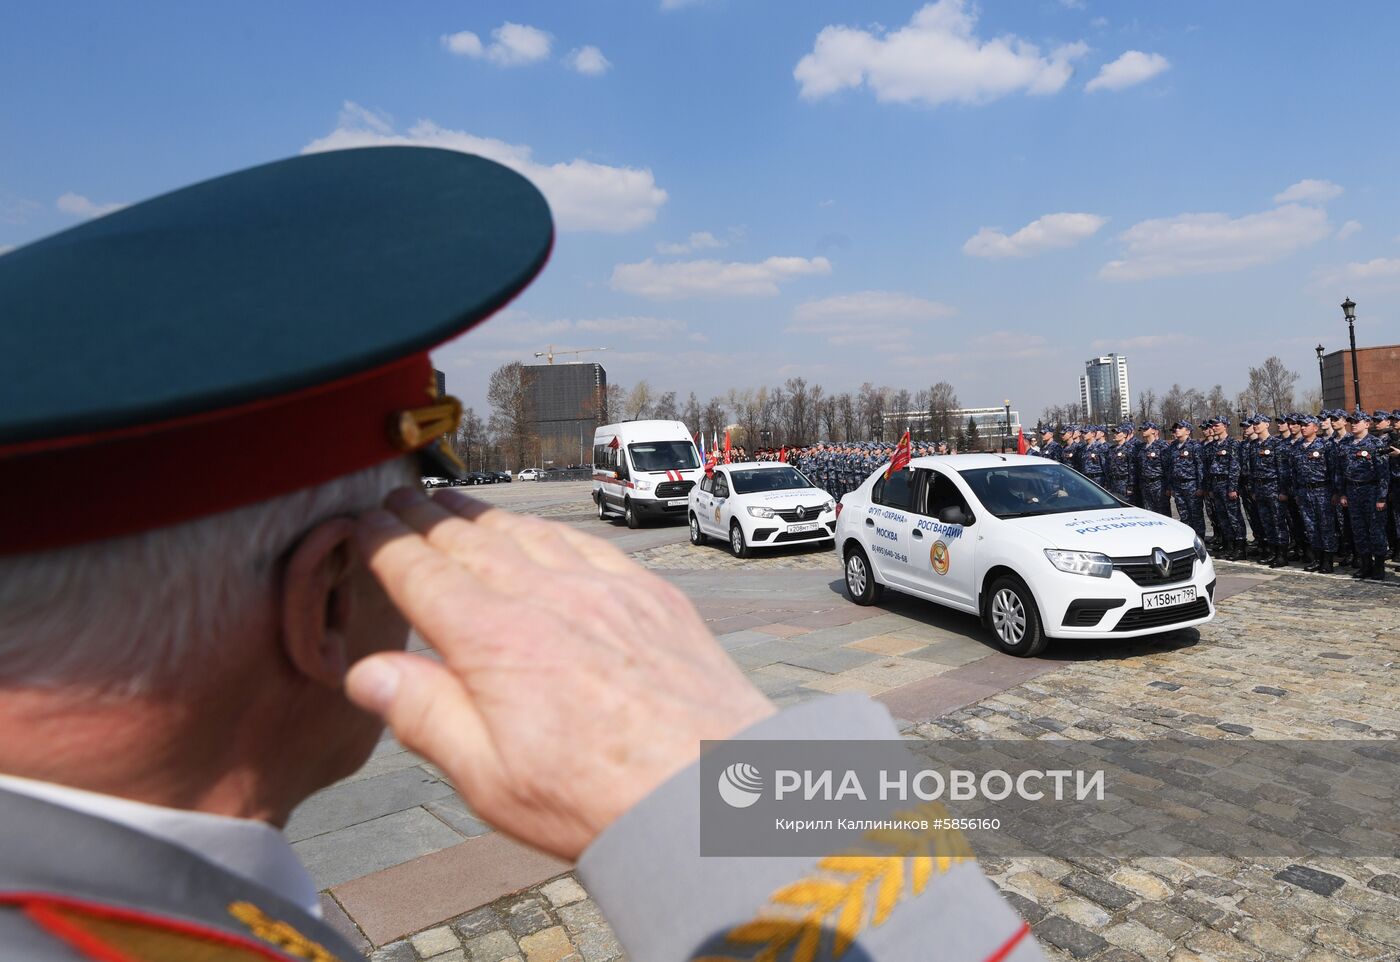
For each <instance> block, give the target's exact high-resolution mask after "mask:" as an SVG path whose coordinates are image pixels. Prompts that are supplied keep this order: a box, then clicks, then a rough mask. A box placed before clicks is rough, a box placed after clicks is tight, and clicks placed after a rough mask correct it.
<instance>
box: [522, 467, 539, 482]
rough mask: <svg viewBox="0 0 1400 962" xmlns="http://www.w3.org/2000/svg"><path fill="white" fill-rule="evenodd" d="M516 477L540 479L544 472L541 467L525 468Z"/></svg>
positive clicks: (526, 479) (523, 479)
mask: <svg viewBox="0 0 1400 962" xmlns="http://www.w3.org/2000/svg"><path fill="white" fill-rule="evenodd" d="M516 477H518V478H520V480H521V481H538V480H539V479H540V478H542V477H544V472H543V471H541V470H540V469H539V468H525V469H524V470H523V471H521V472H520V474H518V475H516Z"/></svg>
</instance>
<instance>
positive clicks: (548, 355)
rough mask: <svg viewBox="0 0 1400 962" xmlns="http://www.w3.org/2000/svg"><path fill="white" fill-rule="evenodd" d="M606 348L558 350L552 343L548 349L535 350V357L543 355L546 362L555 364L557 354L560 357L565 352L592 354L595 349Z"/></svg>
mask: <svg viewBox="0 0 1400 962" xmlns="http://www.w3.org/2000/svg"><path fill="white" fill-rule="evenodd" d="M606 350H607V348H606V347H585V348H583V349H582V350H578V351H556V350H555V349H554V345H553V344H551V345H549V348H548V349H547V350H544V351H536V352H535V357H542V358H544V359H545V363H546V364H553V363H554V357H555V355H559V356H560V357H562V356H563V355H565V354H591V353H593V352H594V351H606Z"/></svg>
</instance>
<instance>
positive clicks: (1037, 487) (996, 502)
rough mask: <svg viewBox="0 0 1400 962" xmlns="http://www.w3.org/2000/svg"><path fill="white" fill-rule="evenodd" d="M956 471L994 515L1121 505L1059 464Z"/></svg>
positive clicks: (1098, 508) (1028, 514) (1028, 513)
mask: <svg viewBox="0 0 1400 962" xmlns="http://www.w3.org/2000/svg"><path fill="white" fill-rule="evenodd" d="M958 473H959V474H960V475H962V478H963V480H964V481H966V482H967V486H968V487H969V488H971V489H972V493H973V494H975V495H976V496H977V500H978V501H981V502H982V506H983V507H985V508H986V509H987V510H988V511H990V512H991V513H992V514H994V515H995V516H996V517H998V518H1027V517H1031V516H1033V515H1037V514H1061V513H1064V512H1067V511H1097V510H1100V509H1103V508H1121V507H1122V504H1121V503H1120V502H1119V501H1118V499H1117V498H1115V497H1113V495H1111V494H1109V493H1108V492H1107V491H1105V490H1104V489H1103V488H1101V487H1099V486H1098V485H1097V484H1095V483H1094V482H1092V481H1090V480H1089V479H1088V478H1086V477H1084V475H1082V474H1080V473H1079V472H1078V471H1073V470H1071V469H1069V468H1067V467H1065V466H1064V465H1062V464H1034V465H1032V464H1008V465H1007V466H1006V467H1003V468H975V469H971V470H967V471H959V472H958Z"/></svg>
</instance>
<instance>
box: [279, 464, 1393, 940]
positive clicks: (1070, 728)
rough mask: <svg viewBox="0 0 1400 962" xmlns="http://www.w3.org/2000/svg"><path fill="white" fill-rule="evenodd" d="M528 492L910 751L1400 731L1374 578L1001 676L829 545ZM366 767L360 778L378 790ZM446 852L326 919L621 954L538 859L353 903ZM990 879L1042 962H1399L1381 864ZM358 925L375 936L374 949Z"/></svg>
mask: <svg viewBox="0 0 1400 962" xmlns="http://www.w3.org/2000/svg"><path fill="white" fill-rule="evenodd" d="M531 487H535V486H527V485H513V486H510V487H509V488H507V487H506V486H501V487H500V488H497V489H484V490H483V491H482V492H481V496H483V497H487V498H490V499H491V500H496V499H497V498H500V499H501V500H502V501H506V500H507V497H506V495H507V493H508V494H509V498H508V500H509V504H508V506H510V507H511V508H512V509H513V510H526V511H530V512H531V513H536V511H535V507H536V506H538V508H539V511H538V513H541V514H548V515H551V516H555V517H559V518H561V519H562V520H565V521H567V522H569V523H573V524H576V525H578V526H579V527H580V528H582V529H583V530H587V531H591V532H595V533H599V534H601V535H602V536H604V537H608V538H610V539H612V540H614V541H615V542H616V543H618V544H619V545H620V546H622V547H623V548H624V550H629V551H631V552H632V553H633V554H634V556H636V557H637V558H638V559H639V560H641V561H642V562H643V563H644V564H646V565H647V566H648V567H651V568H653V569H654V570H656V571H657V572H658V573H660V574H662V575H663V576H665V577H667V578H669V579H670V580H672V581H674V582H675V583H677V584H678V585H679V586H681V587H682V589H683V590H685V591H686V592H687V593H688V594H689V595H690V597H691V598H692V599H693V600H694V601H695V602H696V604H697V606H698V607H699V609H700V611H701V613H702V615H703V616H704V617H705V618H706V620H707V622H708V623H709V624H710V626H711V628H712V629H713V630H714V631H715V633H716V636H717V637H718V638H719V639H720V641H721V643H722V644H724V645H725V647H726V648H727V649H728V650H729V651H730V652H731V653H732V655H733V656H734V658H735V660H736V661H737V662H738V663H739V664H740V665H741V666H743V667H744V669H745V671H746V673H747V674H748V676H749V677H750V678H751V679H752V680H753V681H754V682H755V683H756V684H758V685H759V687H760V688H762V689H763V690H764V691H765V692H767V693H768V694H769V695H770V697H773V698H774V700H775V701H777V702H778V703H780V704H789V703H792V702H794V701H798V700H802V699H805V698H810V697H818V696H820V695H821V694H823V693H825V692H828V691H843V690H862V691H867V692H870V693H871V694H874V695H875V696H877V697H879V698H881V699H882V700H883V701H885V703H886V704H887V705H888V706H889V707H890V708H891V710H892V712H893V713H894V714H895V715H896V717H897V718H899V719H900V720H901V727H902V728H903V729H904V730H905V732H906V733H907V734H911V735H919V736H923V737H928V738H943V739H948V738H957V739H968V738H1019V739H1059V738H1080V739H1089V738H1100V737H1125V738H1148V737H1156V736H1165V735H1192V736H1204V737H1209V738H1222V739H1225V738H1255V739H1278V738H1307V739H1343V738H1345V739H1395V738H1397V737H1400V605H1398V604H1397V602H1398V601H1400V595H1398V594H1397V592H1396V591H1395V590H1393V589H1391V588H1389V587H1388V586H1386V585H1371V584H1360V583H1357V582H1354V581H1351V580H1350V579H1347V578H1327V577H1325V576H1316V575H1307V574H1304V573H1302V572H1287V571H1285V572H1282V573H1279V572H1270V571H1267V570H1265V569H1261V568H1259V567H1258V566H1254V565H1237V564H1229V563H1225V564H1221V565H1219V569H1220V572H1221V579H1220V589H1219V592H1218V599H1219V605H1218V609H1219V616H1218V617H1217V618H1216V620H1215V621H1213V622H1211V623H1210V624H1208V625H1205V626H1202V627H1201V628H1200V629H1199V630H1189V631H1184V632H1177V633H1173V634H1170V635H1164V636H1158V637H1157V638H1155V639H1151V640H1147V641H1136V642H1127V643H1125V642H1114V643H1111V644H1110V643H1080V644H1076V645H1072V646H1063V645H1062V646H1052V648H1051V649H1050V650H1049V651H1048V652H1047V656H1046V657H1043V658H1040V659H1034V660H1023V659H1012V658H1007V657H1006V656H1002V655H1000V654H999V653H996V652H994V650H993V649H992V648H991V647H990V645H989V644H988V643H987V642H986V641H985V639H984V637H983V635H982V633H981V629H980V626H979V625H978V624H977V622H976V620H975V619H972V618H969V617H965V616H962V615H957V614H955V613H951V612H946V611H942V610H941V609H937V608H935V607H934V606H931V605H926V604H923V603H922V602H917V601H915V600H914V599H908V598H901V597H899V596H898V595H891V596H887V598H886V601H885V602H884V603H883V604H882V605H881V606H879V607H876V608H857V607H856V606H854V605H851V604H850V603H849V602H847V601H845V599H844V598H843V597H842V596H841V594H840V570H839V567H838V566H837V564H836V562H835V557H834V555H833V553H832V552H830V551H829V550H806V549H789V550H787V551H784V552H783V553H781V554H780V555H777V556H774V557H766V558H765V557H762V556H760V557H759V558H756V559H752V560H748V561H741V560H738V559H734V558H732V557H730V556H729V555H728V553H727V552H725V551H723V550H722V549H717V548H713V547H706V548H693V547H691V546H690V545H689V544H687V543H685V534H686V533H685V530H684V529H683V528H680V527H676V528H670V529H666V528H661V529H644V530H643V531H640V532H629V531H627V529H626V528H625V527H623V526H621V525H607V524H603V523H601V522H599V521H597V519H596V518H592V517H590V516H586V515H585V512H587V510H588V504H587V501H586V498H587V486H586V485H574V484H565V483H561V484H558V485H551V484H544V485H539V486H537V488H536V489H535V490H533V491H531V490H529V489H530V488H531ZM512 488H513V489H516V490H511V489H512ZM566 488H573V489H575V490H574V491H573V492H569V491H567V490H565V489H566ZM522 489H524V490H522ZM473 493H477V492H473ZM416 762H419V760H417V759H414V758H413V757H412V756H411V755H409V754H408V753H405V752H402V750H401V749H399V748H398V747H397V746H395V745H393V744H392V743H386V746H385V751H384V752H382V753H378V764H379V765H380V766H381V767H385V766H390V767H392V766H408V765H413V764H414V763H416ZM375 764H376V760H375V759H372V760H371V766H374V765H375ZM395 770H398V769H395ZM416 770H417V771H419V772H420V774H421V775H422V777H423V779H425V780H428V781H436V782H438V784H439V786H440V787H436V788H435V787H432V786H429V788H428V793H429V794H433V793H435V792H438V791H443V790H445V789H446V788H448V786H445V784H443V783H441V781H440V773H437V772H435V771H434V770H432V769H431V767H430V766H423V765H421V763H419V764H418V766H417V769H416ZM374 771H376V770H372V771H371V772H370V774H369V776H368V777H382V775H378V776H376V775H375V774H374ZM414 797H416V796H414ZM421 805H422V806H424V808H423V809H422V810H424V811H430V812H431V814H433V815H434V816H435V817H436V819H437V820H439V822H441V823H443V824H446V825H448V826H455V831H457V832H458V833H459V843H458V844H457V846H456V848H466V847H469V846H471V845H480V844H482V843H484V842H490V841H491V839H493V838H494V837H495V834H494V833H489V831H488V830H487V829H486V827H485V826H482V825H481V824H480V823H476V822H474V820H471V818H470V813H469V812H467V811H466V810H465V808H463V807H461V806H460V803H458V802H456V801H455V800H454V799H452V798H451V797H450V796H448V797H437V796H436V795H435V796H434V797H433V798H432V799H430V800H427V801H423V802H421ZM312 814H313V815H314V812H313V813H312ZM298 817H299V818H306V817H308V816H304V815H303V813H302V812H300V811H299V812H298ZM303 824H304V825H305V824H313V823H312V822H303ZM367 824H369V823H367ZM473 832H476V833H487V834H484V835H478V836H476V837H470V833H473ZM463 836H467V839H466V841H460V838H461V837H463ZM316 837H317V836H313V837H312V838H311V839H310V841H313V842H314V840H315V838H316ZM299 844H306V843H299ZM454 851H455V849H454V848H453V847H448V848H447V849H446V850H445V851H440V852H436V853H435V854H433V855H429V856H426V857H424V858H421V859H418V860H415V861H408V862H406V863H405V864H403V865H399V866H397V867H394V868H390V869H387V870H382V871H379V872H377V873H375V874H371V875H370V876H369V877H368V878H367V879H358V880H354V881H351V882H349V883H348V884H344V885H335V886H332V887H331V888H330V890H329V892H328V893H327V896H326V899H327V907H328V914H329V915H330V916H331V917H332V919H333V921H337V922H338V923H339V924H342V925H343V926H344V927H345V928H346V930H347V932H349V933H350V934H351V935H352V937H355V938H357V939H359V941H360V944H361V945H363V946H364V948H365V949H366V951H367V952H369V953H370V957H371V958H372V959H374V960H376V962H380V960H393V962H410V960H418V959H424V960H427V959H432V960H438V962H455V960H469V962H483V960H485V962H502V960H507V959H519V960H521V962H553V960H560V959H566V960H571V962H577V960H584V962H607V960H611V959H616V958H619V957H620V948H619V947H618V945H617V943H616V941H615V940H614V939H613V937H612V935H611V932H610V930H609V929H608V927H607V924H606V922H604V921H603V920H602V919H601V917H600V916H599V914H598V912H597V909H596V907H595V906H594V905H593V903H592V902H591V901H590V900H589V899H588V898H587V895H586V893H584V891H583V890H582V888H581V887H580V886H579V885H578V884H577V882H576V880H575V879H574V877H573V876H572V875H571V874H568V873H567V866H560V865H559V864H558V863H550V862H548V861H546V862H544V863H543V864H541V865H539V866H534V867H533V869H532V871H533V876H530V873H529V872H525V873H524V874H522V875H520V876H519V877H520V878H525V877H527V876H529V877H530V878H531V880H530V881H529V882H528V883H520V884H517V885H516V887H515V889H514V890H513V891H509V892H499V891H498V892H495V893H494V894H491V895H490V897H489V898H486V897H484V896H483V897H481V899H480V901H481V902H483V903H486V904H479V905H471V906H464V907H463V909H461V910H458V911H454V912H451V913H446V912H443V913H440V915H441V918H440V919H439V918H433V919H430V920H429V921H431V923H432V924H427V923H426V922H423V923H410V922H406V921H397V922H392V923H391V924H388V925H387V927H386V925H385V924H382V920H378V919H377V916H376V914H375V912H373V911H370V912H368V913H366V912H365V911H364V910H362V909H361V908H359V907H358V905H357V903H356V902H354V900H353V898H352V897H354V896H356V895H357V891H358V890H357V889H356V886H360V885H363V884H365V883H367V882H372V881H373V880H374V879H375V878H376V875H377V876H386V875H390V874H392V873H395V872H399V873H401V878H402V885H403V886H404V887H406V888H409V889H412V888H413V887H414V885H415V878H416V877H417V876H418V875H421V874H426V873H425V872H423V871H419V869H418V868H417V866H418V865H419V863H420V862H423V861H426V860H427V859H433V858H439V857H450V856H451V855H452V853H453V852H454ZM512 857H517V856H512ZM463 864H464V865H465V866H466V867H467V869H468V870H469V869H470V865H471V864H472V863H471V862H470V861H465V862H463ZM984 868H985V870H986V871H987V873H988V874H989V876H990V877H991V878H992V880H993V882H994V883H995V884H996V885H997V886H998V887H999V888H1001V889H1002V891H1003V892H1004V893H1005V894H1006V897H1007V898H1008V900H1009V901H1011V903H1012V904H1013V905H1014V906H1015V907H1016V908H1017V909H1018V910H1019V911H1020V912H1021V913H1022V914H1023V915H1024V916H1025V917H1026V919H1027V920H1028V921H1029V922H1031V923H1032V926H1033V931H1034V932H1035V934H1036V936H1037V937H1038V938H1039V939H1040V941H1041V944H1042V945H1043V946H1044V948H1045V951H1046V953H1047V955H1048V956H1049V957H1050V958H1052V959H1057V960H1061V959H1074V960H1091V962H1134V960H1152V962H1155V960H1169V962H1194V960H1220V962H1235V960H1241V962H1243V960H1249V962H1254V960H1259V962H1271V960H1275V959H1283V960H1305V962H1330V960H1356V962H1400V859H1397V858H1395V857H1379V856H1378V857H1375V858H1365V859H1356V858H1348V859H1343V858H1336V857H1331V856H1318V857H1315V858H1309V859H1305V860H1286V859H1228V858H1189V859H1188V858H1168V857H1143V858H1135V859H1128V860H1125V859H1110V858H1104V857H1101V856H1098V855H1095V854H1092V853H1088V852H1086V853H1084V854H1082V855H1076V856H1072V857H1067V858H1014V859H995V860H992V859H989V860H987V861H985V862H984ZM397 878H398V877H396V884H397ZM342 896H344V898H342ZM468 901H470V900H468ZM342 907H343V908H344V909H346V910H347V911H348V915H346V914H345V913H343V912H341V909H342ZM467 909H469V910H467ZM381 914H382V913H381ZM390 914H392V913H390ZM420 914H421V913H420ZM352 918H353V919H354V920H355V921H352ZM369 923H374V925H371V926H370V928H368V929H364V928H361V924H369ZM376 925H377V928H376V927H375V926H376ZM369 931H374V932H376V933H378V934H379V938H378V939H367V938H366V937H365V934H364V933H366V932H369ZM385 932H397V933H398V934H394V935H393V936H392V938H388V937H385V936H384V935H383V934H382V933H385ZM372 943H373V944H372ZM380 943H385V944H380Z"/></svg>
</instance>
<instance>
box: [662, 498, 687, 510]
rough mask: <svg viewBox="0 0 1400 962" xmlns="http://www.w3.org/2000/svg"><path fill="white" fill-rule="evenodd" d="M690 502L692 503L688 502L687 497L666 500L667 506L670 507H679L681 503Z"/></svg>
mask: <svg viewBox="0 0 1400 962" xmlns="http://www.w3.org/2000/svg"><path fill="white" fill-rule="evenodd" d="M689 503H690V502H688V501H687V500H686V499H685V498H672V499H671V500H670V501H667V502H666V507H668V508H679V507H680V506H681V505H684V504H689Z"/></svg>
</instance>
